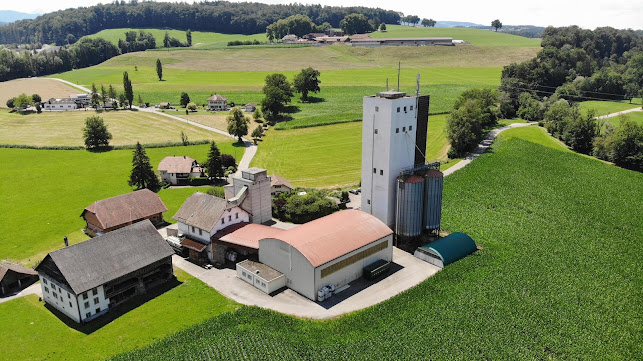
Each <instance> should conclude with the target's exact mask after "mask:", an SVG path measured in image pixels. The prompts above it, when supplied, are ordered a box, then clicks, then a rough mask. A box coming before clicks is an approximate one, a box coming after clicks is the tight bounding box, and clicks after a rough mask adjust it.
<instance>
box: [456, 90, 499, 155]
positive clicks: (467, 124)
mask: <svg viewBox="0 0 643 361" xmlns="http://www.w3.org/2000/svg"><path fill="white" fill-rule="evenodd" d="M500 116H501V112H500V107H499V104H498V93H497V92H496V91H494V90H491V89H488V88H481V89H468V90H465V91H464V92H462V94H460V96H459V97H458V98H457V99H456V101H455V104H454V105H453V110H452V111H451V113H450V114H449V116H448V118H447V139H448V140H449V143H450V144H451V149H450V150H449V157H450V158H458V157H461V156H463V155H465V154H466V153H468V152H470V151H472V150H473V149H474V148H475V147H476V146H477V145H478V143H480V141H481V140H482V136H483V134H484V132H485V130H487V129H490V128H491V127H493V126H494V125H496V124H497V123H498V119H499V118H500Z"/></svg>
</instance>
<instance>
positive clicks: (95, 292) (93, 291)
mask: <svg viewBox="0 0 643 361" xmlns="http://www.w3.org/2000/svg"><path fill="white" fill-rule="evenodd" d="M97 294H98V290H97V289H95V288H94V289H93V290H92V296H96V295H97Z"/></svg>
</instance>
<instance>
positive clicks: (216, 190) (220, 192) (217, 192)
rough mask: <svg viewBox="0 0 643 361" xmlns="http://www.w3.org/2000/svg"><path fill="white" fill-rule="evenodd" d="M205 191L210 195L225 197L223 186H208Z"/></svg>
mask: <svg viewBox="0 0 643 361" xmlns="http://www.w3.org/2000/svg"><path fill="white" fill-rule="evenodd" d="M205 193H207V194H209V195H211V196H215V197H219V198H223V199H225V190H224V189H223V187H210V188H208V190H206V191H205Z"/></svg>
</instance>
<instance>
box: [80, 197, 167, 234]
mask: <svg viewBox="0 0 643 361" xmlns="http://www.w3.org/2000/svg"><path fill="white" fill-rule="evenodd" d="M165 211H167V207H166V206H165V204H164V203H163V201H162V200H161V197H159V196H158V194H156V193H154V192H152V191H151V190H149V189H140V190H137V191H135V192H131V193H126V194H121V195H119V196H116V197H112V198H107V199H102V200H100V201H96V202H94V203H92V204H90V205H89V206H87V208H85V210H83V213H82V214H81V215H80V216H81V217H83V218H84V219H85V222H87V228H86V229H85V231H86V232H87V234H89V235H91V236H96V235H100V234H103V233H106V232H109V231H113V230H115V229H118V228H121V227H124V226H127V225H130V224H132V223H136V222H140V221H142V220H144V219H149V220H150V221H152V223H155V224H158V223H161V222H163V212H165Z"/></svg>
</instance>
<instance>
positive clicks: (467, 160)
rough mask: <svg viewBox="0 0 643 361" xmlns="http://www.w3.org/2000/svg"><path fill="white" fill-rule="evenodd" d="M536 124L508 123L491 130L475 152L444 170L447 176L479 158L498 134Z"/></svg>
mask: <svg viewBox="0 0 643 361" xmlns="http://www.w3.org/2000/svg"><path fill="white" fill-rule="evenodd" d="M534 124H537V123H535V122H534V123H514V124H510V125H507V126H506V127H502V128H497V129H494V130H492V131H490V132H489V134H487V136H486V137H485V138H484V140H483V141H482V142H481V143H480V144H478V146H477V147H476V149H475V150H474V151H473V152H471V153H470V154H468V155H467V156H466V157H464V159H463V160H461V161H459V162H458V163H456V164H455V165H454V166H452V167H451V168H449V169H447V170H445V171H444V172H443V174H444V176H445V177H446V176H448V175H449V174H452V173H453V172H455V171H457V170H459V169H462V168H464V167H466V166H467V164H469V163H471V162H473V161H474V160H475V159H476V158H478V156H480V154H482V153H484V152H485V151H486V150H487V148H489V146H490V145H491V143H493V141H494V139H496V137H497V136H498V134H500V133H502V132H504V131H505V130H507V129H512V128H519V127H526V126H530V125H534Z"/></svg>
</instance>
